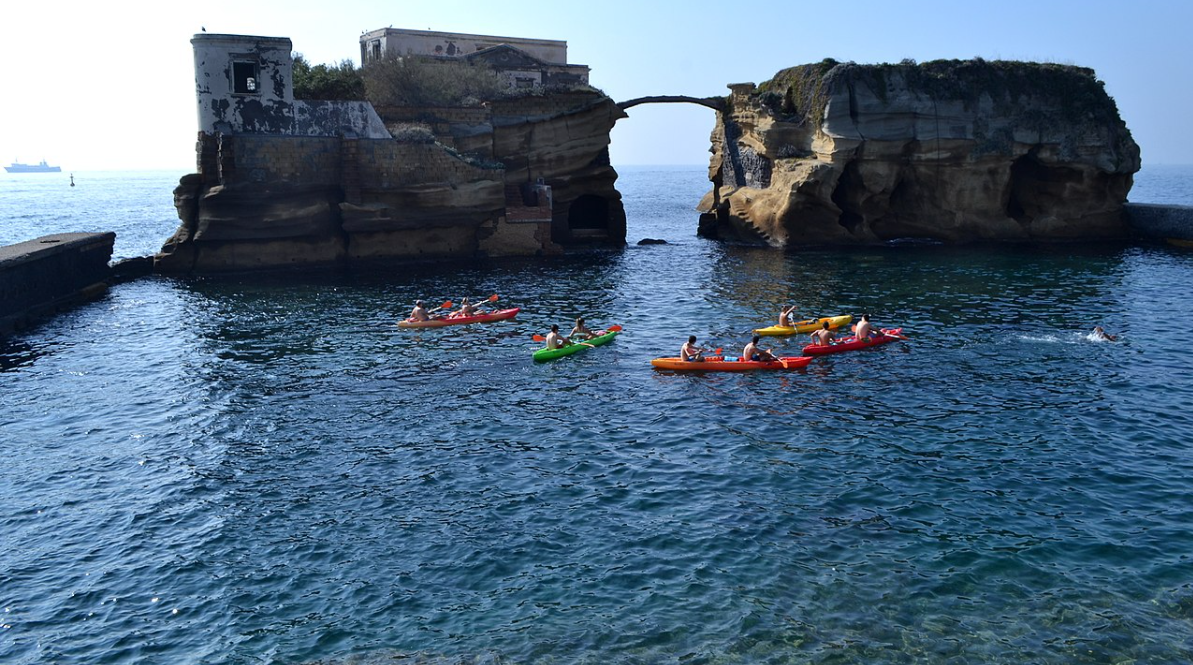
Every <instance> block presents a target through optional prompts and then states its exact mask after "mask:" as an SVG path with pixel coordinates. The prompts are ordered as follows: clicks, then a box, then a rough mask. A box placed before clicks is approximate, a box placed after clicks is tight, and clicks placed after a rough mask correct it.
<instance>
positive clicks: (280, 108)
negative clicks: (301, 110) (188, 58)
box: [191, 33, 294, 134]
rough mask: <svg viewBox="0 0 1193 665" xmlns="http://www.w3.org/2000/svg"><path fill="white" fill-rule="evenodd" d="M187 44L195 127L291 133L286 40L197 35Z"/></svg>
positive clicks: (291, 91) (290, 76)
mask: <svg viewBox="0 0 1193 665" xmlns="http://www.w3.org/2000/svg"><path fill="white" fill-rule="evenodd" d="M191 46H192V47H193V50H194V55H195V96H196V100H197V102H198V108H199V131H201V132H207V133H209V134H214V133H216V132H226V133H231V132H254V133H263V134H291V133H293V131H294V84H293V81H294V78H293V72H292V65H293V61H292V59H291V55H290V51H291V48H292V46H291V43H290V40H289V39H286V38H284V37H255V36H245V35H216V34H208V33H201V34H197V35H195V36H194V37H193V38H192V39H191ZM249 74H252V76H249ZM248 79H251V81H249V80H248Z"/></svg>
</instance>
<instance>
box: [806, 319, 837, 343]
mask: <svg viewBox="0 0 1193 665" xmlns="http://www.w3.org/2000/svg"><path fill="white" fill-rule="evenodd" d="M810 337H811V338H812V341H813V342H814V343H815V344H816V346H828V345H830V344H832V343H833V339H835V338H836V337H837V336H836V335H834V334H833V330H832V328H830V327H829V325H828V321H825V322H824V326H823V327H822V328H821V329H820V330H817V331H815V332H813V333H812V334H811V335H810Z"/></svg>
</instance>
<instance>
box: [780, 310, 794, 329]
mask: <svg viewBox="0 0 1193 665" xmlns="http://www.w3.org/2000/svg"><path fill="white" fill-rule="evenodd" d="M792 314H795V305H792V306H790V307H784V308H783V311H781V312H779V327H781V328H793V327H795V324H793V323H792V322H791V315H792Z"/></svg>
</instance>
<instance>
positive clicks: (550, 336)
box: [547, 323, 572, 349]
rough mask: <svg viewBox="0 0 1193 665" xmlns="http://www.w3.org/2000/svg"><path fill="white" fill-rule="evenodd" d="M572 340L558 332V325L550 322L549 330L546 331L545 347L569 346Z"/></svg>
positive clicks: (559, 347) (558, 347)
mask: <svg viewBox="0 0 1193 665" xmlns="http://www.w3.org/2000/svg"><path fill="white" fill-rule="evenodd" d="M571 343H572V340H570V339H568V338H566V337H564V336H562V335H560V334H559V325H558V324H555V323H552V324H551V332H549V333H547V348H548V349H562V348H563V347H565V346H570V345H571Z"/></svg>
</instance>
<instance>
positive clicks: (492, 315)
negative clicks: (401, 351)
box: [398, 307, 522, 328]
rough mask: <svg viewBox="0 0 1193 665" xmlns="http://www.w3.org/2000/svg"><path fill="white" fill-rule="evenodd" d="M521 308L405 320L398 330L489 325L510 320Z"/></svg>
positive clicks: (400, 323)
mask: <svg viewBox="0 0 1193 665" xmlns="http://www.w3.org/2000/svg"><path fill="white" fill-rule="evenodd" d="M521 309H522V308H521V307H511V308H510V309H499V310H497V311H496V312H488V313H485V314H473V315H472V316H462V315H460V314H448V315H447V316H439V317H433V318H431V319H429V320H427V321H415V320H413V319H406V320H405V321H399V322H398V327H399V328H442V327H443V326H459V325H464V324H466V323H489V322H490V321H504V320H506V319H512V318H514V317H515V316H517V314H518V312H519V311H521Z"/></svg>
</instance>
